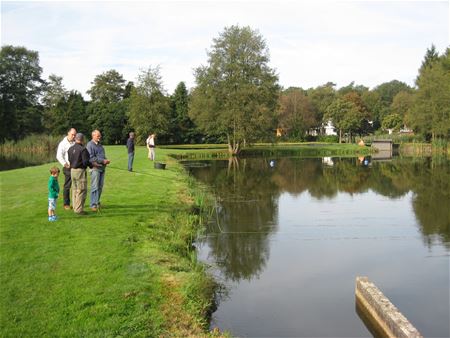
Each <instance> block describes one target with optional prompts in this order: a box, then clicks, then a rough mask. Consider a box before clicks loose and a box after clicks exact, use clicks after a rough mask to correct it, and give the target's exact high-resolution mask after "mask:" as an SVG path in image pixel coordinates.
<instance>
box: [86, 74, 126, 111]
mask: <svg viewBox="0 0 450 338" xmlns="http://www.w3.org/2000/svg"><path fill="white" fill-rule="evenodd" d="M87 93H88V94H89V95H90V96H91V99H92V102H102V103H115V102H119V101H120V100H122V99H123V97H124V95H125V80H124V78H123V76H122V75H121V74H119V72H117V71H116V70H114V69H111V70H108V71H107V72H104V73H102V74H100V75H97V76H96V77H95V79H94V82H93V83H92V87H91V88H90V89H89V90H88V91H87Z"/></svg>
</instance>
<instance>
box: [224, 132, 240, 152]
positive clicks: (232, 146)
mask: <svg viewBox="0 0 450 338" xmlns="http://www.w3.org/2000/svg"><path fill="white" fill-rule="evenodd" d="M227 140H228V153H230V154H231V155H237V154H239V152H240V150H241V149H240V146H239V142H236V139H234V138H233V141H231V139H230V135H227Z"/></svg>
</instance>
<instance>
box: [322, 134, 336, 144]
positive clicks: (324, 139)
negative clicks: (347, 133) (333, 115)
mask: <svg viewBox="0 0 450 338" xmlns="http://www.w3.org/2000/svg"><path fill="white" fill-rule="evenodd" d="M317 142H325V143H338V142H339V136H337V135H319V136H318V137H317Z"/></svg>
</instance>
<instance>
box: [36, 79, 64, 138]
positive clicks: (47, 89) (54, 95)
mask: <svg viewBox="0 0 450 338" xmlns="http://www.w3.org/2000/svg"><path fill="white" fill-rule="evenodd" d="M62 81H63V78H62V77H61V76H57V75H55V74H51V75H50V76H49V77H48V80H47V81H46V82H45V86H44V90H43V97H42V104H43V106H44V116H43V117H44V120H43V124H44V129H45V130H46V131H47V132H49V133H50V134H51V133H52V132H53V130H54V129H55V127H57V126H56V124H55V123H56V120H57V119H58V116H57V115H58V110H57V106H58V103H59V102H60V101H65V100H67V98H68V96H69V92H68V91H67V90H66V89H65V88H64V85H63V82H62Z"/></svg>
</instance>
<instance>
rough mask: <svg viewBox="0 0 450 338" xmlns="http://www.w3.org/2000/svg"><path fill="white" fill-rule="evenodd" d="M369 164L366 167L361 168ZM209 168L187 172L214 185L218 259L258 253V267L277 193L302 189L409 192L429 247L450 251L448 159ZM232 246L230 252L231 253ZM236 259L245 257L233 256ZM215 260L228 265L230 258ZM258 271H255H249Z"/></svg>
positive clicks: (244, 163)
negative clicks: (255, 238) (250, 235)
mask: <svg viewBox="0 0 450 338" xmlns="http://www.w3.org/2000/svg"><path fill="white" fill-rule="evenodd" d="M271 161H274V165H271V164H270V162H271ZM369 161H370V167H369V166H368V165H365V164H364V163H369ZM210 164H211V165H210V166H209V167H204V168H192V169H191V172H192V173H193V174H194V175H195V176H196V177H197V178H199V179H200V180H202V181H203V182H205V183H208V184H209V185H210V186H212V187H214V191H215V194H216V196H218V208H217V210H218V219H217V223H218V224H219V226H220V227H221V228H222V232H225V233H229V234H230V236H227V237H223V238H219V237H218V238H215V239H214V241H216V242H215V243H214V245H213V246H212V247H213V250H214V251H215V254H217V255H218V256H219V257H221V255H223V252H228V253H227V255H234V253H236V255H238V256H242V255H244V253H245V252H247V253H249V252H252V253H253V254H256V253H258V252H260V254H259V255H257V256H260V257H259V258H258V259H256V261H258V262H260V265H261V264H263V262H264V261H265V258H264V257H267V255H268V250H267V248H266V246H265V245H263V243H264V242H265V241H266V239H267V236H268V235H269V234H270V233H271V232H273V231H275V230H276V228H277V210H278V205H277V204H278V201H277V199H278V196H279V195H280V194H281V193H283V192H288V193H289V194H291V195H293V196H298V195H300V194H301V193H303V192H305V191H308V192H309V193H310V194H311V196H313V197H315V198H317V199H319V200H320V199H324V198H327V199H332V198H333V197H335V196H336V195H337V194H338V193H339V192H346V193H349V194H360V193H365V192H367V191H369V190H371V191H374V192H376V193H377V194H379V195H382V196H385V197H388V198H400V197H402V196H405V195H406V194H407V193H409V192H412V193H413V194H414V197H413V209H414V212H415V215H416V217H417V219H418V222H419V224H420V231H421V233H422V235H423V238H424V241H425V242H426V243H428V244H430V245H431V243H432V242H433V240H438V241H440V242H442V243H444V244H445V245H446V246H447V247H448V248H450V208H448V207H445V206H448V205H450V165H449V161H448V160H440V161H432V160H431V158H417V159H414V160H411V159H408V158H406V159H405V158H397V159H395V160H393V161H389V162H376V161H373V162H372V161H371V159H367V158H364V159H363V160H362V161H361V159H358V158H333V159H331V158H325V159H322V158H316V159H314V158H313V159H298V158H297V159H296V158H279V159H276V160H275V159H261V158H260V159H255V158H252V159H241V160H238V159H236V158H234V159H233V160H230V161H211V162H210ZM361 164H363V165H361ZM245 232H257V233H260V235H259V236H260V237H261V238H260V240H259V241H257V244H251V245H256V247H254V248H249V247H248V245H249V244H247V241H246V240H245V237H239V236H231V235H232V234H233V233H245ZM221 241H226V242H229V243H221ZM252 242H253V238H252ZM215 248H217V250H215ZM226 248H229V249H230V250H225V249H226ZM233 248H234V250H236V251H232V249H233ZM222 258H224V257H222ZM242 259H249V258H242V257H240V258H239V259H237V258H236V260H242ZM253 259H254V258H253ZM220 261H223V262H225V261H228V262H230V263H234V260H231V261H230V260H227V259H223V260H220ZM240 263H242V262H240ZM223 264H225V263H223ZM233 266H234V265H233ZM237 266H240V269H242V271H246V272H243V273H242V277H245V278H248V277H249V274H248V271H250V270H252V269H250V268H248V267H245V266H244V265H243V264H238V265H237ZM227 269H229V270H234V272H232V273H231V274H230V276H229V277H230V278H236V277H238V276H240V275H241V273H240V272H238V271H235V269H234V268H227ZM259 270H260V268H255V272H257V271H259Z"/></svg>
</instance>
